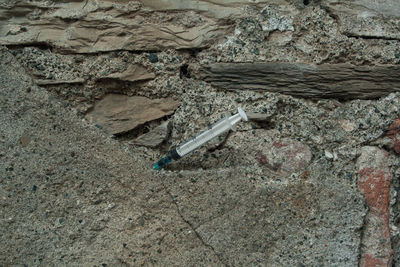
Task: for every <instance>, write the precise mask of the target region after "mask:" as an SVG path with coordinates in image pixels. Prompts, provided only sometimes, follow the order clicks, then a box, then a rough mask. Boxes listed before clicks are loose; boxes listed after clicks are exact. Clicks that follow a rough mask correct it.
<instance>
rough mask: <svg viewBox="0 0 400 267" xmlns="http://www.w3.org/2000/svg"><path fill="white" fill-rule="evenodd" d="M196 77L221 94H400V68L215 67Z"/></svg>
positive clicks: (270, 64)
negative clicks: (255, 91)
mask: <svg viewBox="0 0 400 267" xmlns="http://www.w3.org/2000/svg"><path fill="white" fill-rule="evenodd" d="M197 76H198V78H199V79H202V80H204V81H206V82H209V83H211V85H213V86H215V87H216V88H219V89H222V90H259V91H269V92H278V93H282V94H288V95H293V96H298V97H304V98H338V99H356V98H361V99H373V98H378V97H381V96H385V95H387V94H389V93H391V92H396V91H400V66H398V65H387V66H385V65H381V66H354V65H350V64H322V65H313V64H300V63H281V62H268V63H214V64H210V65H207V66H203V67H201V68H200V69H199V71H198V73H197Z"/></svg>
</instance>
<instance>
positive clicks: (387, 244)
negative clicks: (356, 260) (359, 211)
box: [357, 146, 392, 267]
mask: <svg viewBox="0 0 400 267" xmlns="http://www.w3.org/2000/svg"><path fill="white" fill-rule="evenodd" d="M357 167H358V172H359V179H358V187H359V189H360V192H361V193H363V194H364V196H365V201H366V204H367V206H368V208H369V211H368V213H367V215H366V218H365V225H364V232H363V238H362V240H361V259H360V266H362V267H370V266H371V267H372V266H390V264H391V259H392V248H391V241H390V228H389V204H390V183H391V180H392V174H391V170H390V167H389V164H388V154H387V153H386V151H384V150H382V149H380V148H378V147H372V146H366V147H363V148H362V150H361V155H360V157H359V158H358V160H357Z"/></svg>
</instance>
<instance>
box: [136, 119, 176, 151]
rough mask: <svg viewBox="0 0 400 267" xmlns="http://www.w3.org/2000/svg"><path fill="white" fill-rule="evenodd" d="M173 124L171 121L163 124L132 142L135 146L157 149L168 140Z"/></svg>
mask: <svg viewBox="0 0 400 267" xmlns="http://www.w3.org/2000/svg"><path fill="white" fill-rule="evenodd" d="M171 127H172V124H171V122H170V121H166V122H164V123H162V124H161V125H160V126H157V127H156V128H154V129H152V130H150V131H149V132H148V133H145V134H143V135H141V136H139V137H138V138H136V139H135V140H134V141H132V143H133V144H135V145H140V146H147V147H153V148H154V147H157V146H159V145H161V143H162V142H164V141H165V140H166V138H167V137H168V135H169V133H170V132H171Z"/></svg>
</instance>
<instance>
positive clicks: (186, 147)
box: [153, 108, 247, 170]
mask: <svg viewBox="0 0 400 267" xmlns="http://www.w3.org/2000/svg"><path fill="white" fill-rule="evenodd" d="M242 119H243V120H245V121H247V115H246V113H245V112H244V111H243V110H242V109H241V108H238V113H237V114H235V115H233V116H230V117H229V116H226V117H225V118H224V119H222V120H220V121H218V122H217V123H215V124H214V125H213V126H211V127H210V128H209V129H208V130H206V131H204V132H202V133H201V134H199V135H198V136H196V137H194V138H192V139H190V140H189V141H187V142H186V143H184V144H182V145H180V146H178V147H175V148H173V149H172V150H171V151H169V152H168V154H167V155H166V156H165V157H164V158H162V159H160V160H159V161H157V162H156V163H154V165H153V168H154V169H155V170H160V169H162V168H164V167H165V166H166V165H168V164H170V163H171V162H172V160H178V159H180V158H181V157H183V156H184V155H186V154H188V153H189V152H191V151H193V150H195V149H196V148H198V147H199V146H201V145H203V144H204V143H206V142H207V141H210V140H211V139H213V138H214V137H216V136H218V135H220V134H222V133H224V132H226V131H228V130H229V129H232V130H235V128H234V126H235V124H236V123H238V122H239V121H240V120H242Z"/></svg>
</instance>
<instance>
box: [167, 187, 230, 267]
mask: <svg viewBox="0 0 400 267" xmlns="http://www.w3.org/2000/svg"><path fill="white" fill-rule="evenodd" d="M162 185H163V187H164V189H165V191H166V192H167V194H168V195H169V196H170V198H171V201H172V203H174V205H175V207H176V211H177V212H178V214H179V216H180V217H181V219H182V221H183V222H184V223H186V224H187V225H188V226H189V227H190V229H191V230H192V231H193V232H194V233H195V235H196V237H197V239H198V240H199V241H200V243H201V244H202V245H203V246H204V247H206V248H208V249H209V250H211V251H212V252H213V254H214V255H215V257H216V258H217V259H218V260H219V261H220V262H221V263H222V264H223V265H224V266H230V265H229V264H228V263H226V262H225V261H224V260H223V259H222V258H221V257H220V255H219V254H218V253H217V252H216V251H215V249H214V247H213V246H212V245H210V244H207V243H206V242H205V241H204V239H203V237H202V236H201V235H200V233H199V232H198V231H197V228H195V227H194V226H193V224H192V223H191V222H190V221H189V220H187V219H186V218H185V217H184V216H183V214H182V213H181V211H180V210H179V206H178V203H177V202H176V201H175V200H174V197H173V195H172V194H171V192H170V191H169V190H168V188H167V186H166V185H165V184H164V182H162Z"/></svg>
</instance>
